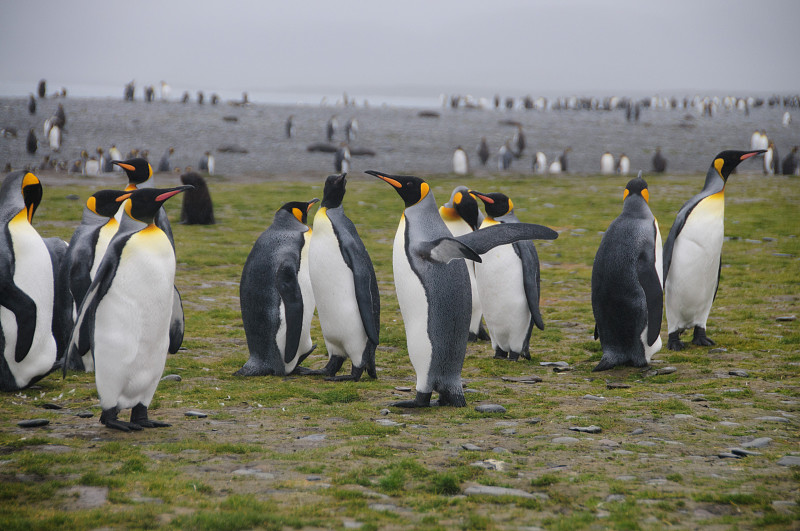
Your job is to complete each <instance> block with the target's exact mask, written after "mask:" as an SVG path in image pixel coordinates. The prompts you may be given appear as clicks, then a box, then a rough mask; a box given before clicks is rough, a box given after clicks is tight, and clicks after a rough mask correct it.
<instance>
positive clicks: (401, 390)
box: [394, 387, 411, 393]
mask: <svg viewBox="0 0 800 531" xmlns="http://www.w3.org/2000/svg"><path fill="white" fill-rule="evenodd" d="M394 390H395V391H400V392H401V393H410V392H411V388H410V387H395V388H394Z"/></svg>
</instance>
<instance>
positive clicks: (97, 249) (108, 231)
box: [89, 221, 119, 280]
mask: <svg viewBox="0 0 800 531" xmlns="http://www.w3.org/2000/svg"><path fill="white" fill-rule="evenodd" d="M117 229H119V224H117V223H116V221H109V222H108V223H106V224H105V225H103V227H102V228H101V229H100V233H99V234H98V235H97V243H96V244H95V246H94V262H92V269H91V270H90V271H89V279H90V280H94V276H95V275H96V274H97V268H98V267H100V262H101V261H102V260H103V255H105V254H106V249H108V244H109V242H110V241H111V238H113V237H114V235H115V234H116V233H117Z"/></svg>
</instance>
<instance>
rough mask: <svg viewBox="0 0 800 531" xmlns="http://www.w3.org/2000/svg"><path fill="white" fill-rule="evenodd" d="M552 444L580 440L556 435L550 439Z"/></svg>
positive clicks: (571, 442)
mask: <svg viewBox="0 0 800 531" xmlns="http://www.w3.org/2000/svg"><path fill="white" fill-rule="evenodd" d="M550 442H552V443H553V444H573V443H576V442H580V439H576V438H575V437H556V438H555V439H553V440H552V441H550Z"/></svg>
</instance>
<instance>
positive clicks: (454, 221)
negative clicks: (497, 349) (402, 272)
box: [439, 186, 489, 341]
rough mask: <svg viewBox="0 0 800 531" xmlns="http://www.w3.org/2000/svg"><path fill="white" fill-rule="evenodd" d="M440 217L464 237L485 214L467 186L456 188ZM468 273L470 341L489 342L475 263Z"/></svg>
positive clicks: (452, 230)
mask: <svg viewBox="0 0 800 531" xmlns="http://www.w3.org/2000/svg"><path fill="white" fill-rule="evenodd" d="M439 215H440V216H441V217H442V220H444V224H445V225H447V229H448V230H449V231H450V233H451V234H452V235H453V236H455V237H458V236H463V235H464V234H469V233H470V232H472V231H476V230H478V227H480V226H481V223H482V222H483V213H482V212H481V210H480V208H478V201H476V200H475V198H474V197H473V196H472V195H470V193H469V189H468V188H467V187H466V186H456V187H455V189H453V193H452V194H450V201H448V202H447V203H445V204H444V205H442V206H440V207H439ZM465 263H466V265H467V272H468V273H469V285H470V288H472V289H471V291H472V316H471V317H470V320H469V341H477V340H479V339H481V340H484V341H488V340H489V334H487V333H486V330H485V329H484V328H483V321H482V320H483V309H482V308H481V299H480V296H479V295H478V284H477V282H476V281H475V262H473V261H472V260H468V261H467V262H465Z"/></svg>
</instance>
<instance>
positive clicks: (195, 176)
mask: <svg viewBox="0 0 800 531" xmlns="http://www.w3.org/2000/svg"><path fill="white" fill-rule="evenodd" d="M181 182H182V183H183V184H188V185H191V186H192V187H193V189H192V190H189V191H187V192H186V193H185V194H184V195H183V208H182V209H181V223H184V224H186V225H213V224H214V223H215V220H214V205H213V204H212V202H211V193H210V192H209V190H208V184H207V183H206V180H205V179H203V177H201V176H200V174H199V173H196V172H189V173H184V174H183V175H181Z"/></svg>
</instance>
